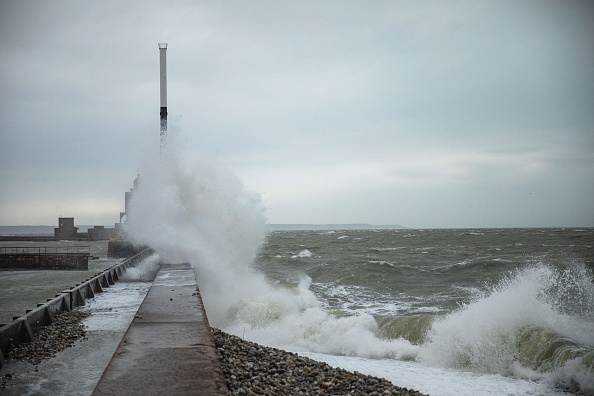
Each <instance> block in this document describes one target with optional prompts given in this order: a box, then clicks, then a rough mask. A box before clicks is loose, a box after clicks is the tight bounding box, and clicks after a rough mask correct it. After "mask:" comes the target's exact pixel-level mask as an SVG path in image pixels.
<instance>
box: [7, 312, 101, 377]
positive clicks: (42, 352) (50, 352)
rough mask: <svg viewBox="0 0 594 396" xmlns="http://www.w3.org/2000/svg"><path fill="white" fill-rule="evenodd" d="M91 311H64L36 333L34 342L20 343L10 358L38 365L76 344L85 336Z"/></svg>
mask: <svg viewBox="0 0 594 396" xmlns="http://www.w3.org/2000/svg"><path fill="white" fill-rule="evenodd" d="M89 315H90V313H89V312H83V311H72V312H63V313H61V314H60V315H58V316H56V318H55V319H56V320H55V321H54V322H53V323H52V324H51V325H49V326H46V327H45V328H44V329H42V330H40V331H39V332H38V333H37V334H35V336H34V337H35V339H34V340H33V342H28V343H25V344H21V345H18V346H17V347H16V348H15V349H13V350H12V351H11V352H10V353H9V354H8V358H9V360H24V361H26V362H28V363H31V364H34V365H37V364H39V363H41V362H42V361H44V360H47V359H50V358H52V357H54V356H55V354H56V353H57V352H60V351H63V350H64V349H66V348H68V347H70V346H72V345H74V342H75V341H77V340H79V339H81V338H84V337H85V328H84V325H83V324H82V321H83V319H84V318H86V317H87V316H89Z"/></svg>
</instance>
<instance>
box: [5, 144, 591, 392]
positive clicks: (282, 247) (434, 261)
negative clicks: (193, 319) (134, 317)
mask: <svg viewBox="0 0 594 396" xmlns="http://www.w3.org/2000/svg"><path fill="white" fill-rule="evenodd" d="M124 220H125V232H126V237H127V238H128V239H129V240H131V241H133V242H135V243H139V244H145V245H148V246H150V247H151V248H153V249H154V250H155V252H156V255H157V257H156V258H155V257H152V258H150V259H149V260H147V261H146V263H142V264H141V265H140V266H139V269H138V271H139V272H141V273H142V272H143V271H144V270H143V267H144V266H148V267H154V265H155V264H154V263H155V262H157V261H158V260H161V261H165V262H173V263H175V262H189V263H190V264H191V265H192V266H193V268H194V272H195V274H196V280H197V283H198V286H199V288H200V292H201V296H202V299H203V301H204V305H205V309H206V312H207V315H208V319H209V322H210V324H211V325H212V326H214V327H218V328H221V329H222V330H224V331H226V332H229V333H232V334H235V335H237V336H239V337H242V338H244V339H246V340H250V341H255V342H258V343H261V344H263V345H267V346H272V347H276V348H281V349H285V350H288V351H291V352H296V353H298V354H300V355H304V356H308V357H311V358H313V359H316V360H319V361H325V362H328V363H329V364H331V365H333V366H336V367H341V368H344V369H347V370H351V371H359V372H361V373H364V374H370V375H374V376H378V377H383V378H386V379H388V380H390V381H392V382H393V383H394V384H396V385H398V386H401V387H406V388H413V389H416V390H419V391H421V392H423V393H426V394H431V395H457V396H463V395H567V394H584V395H594V278H593V272H594V248H593V246H594V229H593V228H580V229H574V228H544V229H537V228H527V229H492V228H488V229H412V228H403V229H377V228H374V229H348V230H344V229H340V227H339V226H336V227H334V228H333V229H325V230H321V229H317V230H296V229H292V230H275V231H272V230H270V229H269V228H267V209H266V204H265V203H264V202H263V200H262V199H261V197H260V196H259V195H258V194H257V193H256V192H253V191H250V190H249V189H248V188H247V187H246V186H245V184H244V182H243V181H242V180H240V179H239V178H237V177H236V176H235V175H233V174H232V173H230V172H228V171H227V170H225V169H223V168H222V167H219V166H216V165H213V164H211V163H208V162H203V161H198V160H194V161H191V163H188V161H181V160H180V159H179V157H178V156H176V155H175V153H169V152H167V151H166V152H164V153H162V154H161V156H160V161H153V160H150V159H149V160H147V163H146V164H145V165H144V166H143V167H142V168H141V171H140V183H139V185H138V187H137V188H135V189H134V191H133V193H132V198H131V200H130V202H129V205H128V210H127V214H126V218H125V219H124ZM1 275H2V274H1V273H0V276H1ZM138 280H140V279H132V280H131V281H138ZM4 285H6V283H5V282H4V281H3V280H2V278H0V290H1V289H2V288H3V287H5V286H4ZM132 285H134V286H133V290H129V293H128V294H130V293H132V294H135V293H140V289H142V287H140V286H136V284H135V283H132ZM113 291H116V288H114V289H112V290H110V293H105V294H104V295H103V296H99V298H97V299H96V300H97V301H96V303H98V304H99V306H100V307H106V306H109V307H113V306H118V305H119V303H118V293H117V292H113ZM0 293H1V291H0ZM124 294H125V295H127V294H126V293H124ZM110 299H111V300H110ZM139 299H140V298H137V300H139ZM99 300H100V301H99ZM102 309H103V308H102ZM115 317H117V316H115ZM115 317H114V316H108V317H106V318H105V319H104V320H103V321H102V326H103V327H106V326H107V327H109V323H110V322H112V321H114V322H115V321H116V319H114V318H115ZM129 320H131V318H130V319H129ZM112 338H113V337H112ZM114 348H115V347H114ZM73 349H76V348H73ZM31 375H34V374H31ZM50 377H51V375H50ZM54 379H55V378H54ZM48 381H49V382H51V380H48Z"/></svg>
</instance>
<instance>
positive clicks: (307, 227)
mask: <svg viewBox="0 0 594 396" xmlns="http://www.w3.org/2000/svg"><path fill="white" fill-rule="evenodd" d="M405 228H407V227H404V226H401V225H398V224H391V225H375V224H268V229H270V230H274V231H292V230H300V231H301V230H302V231H306V230H313V231H316V230H396V229H405Z"/></svg>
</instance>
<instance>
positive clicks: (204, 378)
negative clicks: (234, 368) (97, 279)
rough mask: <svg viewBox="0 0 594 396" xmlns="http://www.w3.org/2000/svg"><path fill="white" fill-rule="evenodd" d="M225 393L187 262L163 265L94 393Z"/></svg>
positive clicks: (208, 330) (208, 329)
mask: <svg viewBox="0 0 594 396" xmlns="http://www.w3.org/2000/svg"><path fill="white" fill-rule="evenodd" d="M123 394H126V395H142V396H147V395H163V394H171V395H212V396H217V395H228V394H229V391H228V389H227V386H226V384H225V378H224V376H223V373H222V371H221V365H220V361H219V358H218V355H217V351H216V347H215V344H214V339H213V336H212V333H211V330H210V325H209V323H208V319H207V317H206V312H205V310H204V306H203V303H202V298H201V297H200V292H199V291H198V287H197V284H196V279H195V276H194V271H193V270H192V267H191V266H190V265H189V264H163V265H162V267H161V269H160V271H159V273H158V274H157V277H156V278H155V281H154V283H153V285H152V287H151V289H150V290H149V292H148V294H147V295H146V297H145V299H144V301H143V303H142V305H141V306H140V308H139V309H138V312H137V314H136V316H135V318H134V320H133V321H132V323H131V324H130V327H129V328H128V331H127V332H126V334H125V335H124V338H123V340H122V341H121V342H120V345H119V346H118V348H117V350H116V351H115V353H114V355H113V357H112V359H111V361H110V363H109V365H108V366H107V368H106V369H105V371H104V372H103V375H102V376H101V379H100V380H99V383H98V384H97V386H96V387H95V390H94V393H93V395H123Z"/></svg>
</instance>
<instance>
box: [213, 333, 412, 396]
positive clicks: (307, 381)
mask: <svg viewBox="0 0 594 396" xmlns="http://www.w3.org/2000/svg"><path fill="white" fill-rule="evenodd" d="M212 331H213V335H214V340H215V345H216V347H217V351H218V353H219V357H220V359H221V366H222V370H223V374H224V375H225V379H226V380H227V386H228V388H229V391H230V392H231V394H232V395H402V396H405V395H410V396H422V395H423V394H422V393H420V392H417V391H415V390H412V389H407V388H400V387H398V386H395V385H393V384H392V383H391V382H389V381H387V380H385V379H382V378H376V377H372V376H369V375H364V374H361V373H359V372H357V371H355V372H349V371H346V370H343V369H341V368H334V367H332V366H330V365H328V364H326V363H322V362H318V361H315V360H312V359H309V358H306V357H302V356H299V355H297V354H294V353H291V352H286V351H283V350H280V349H276V348H269V347H265V346H262V345H259V344H255V343H253V342H249V341H244V340H242V339H241V338H239V337H236V336H233V335H230V334H227V333H224V332H222V331H221V330H219V329H215V328H213V329H212Z"/></svg>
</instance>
